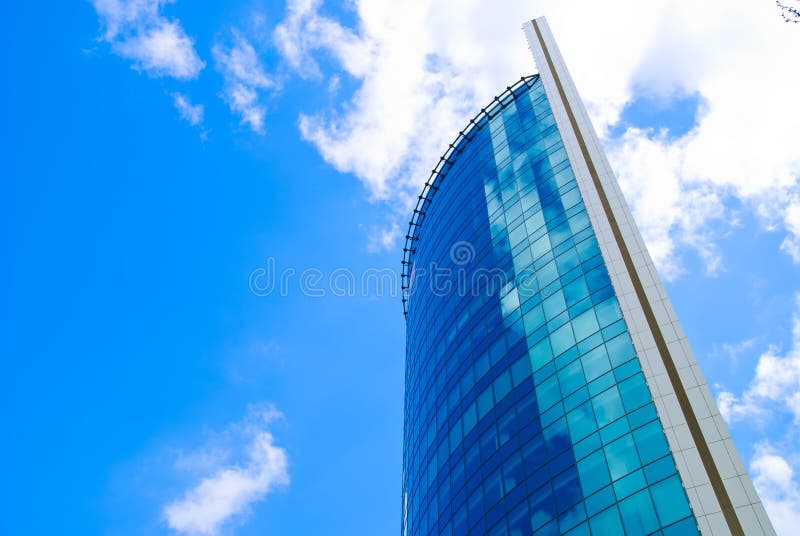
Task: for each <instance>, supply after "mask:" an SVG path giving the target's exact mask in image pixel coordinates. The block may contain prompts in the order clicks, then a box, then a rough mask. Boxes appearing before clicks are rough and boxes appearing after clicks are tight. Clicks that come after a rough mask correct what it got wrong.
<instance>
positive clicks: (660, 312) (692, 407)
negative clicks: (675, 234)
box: [523, 18, 775, 536]
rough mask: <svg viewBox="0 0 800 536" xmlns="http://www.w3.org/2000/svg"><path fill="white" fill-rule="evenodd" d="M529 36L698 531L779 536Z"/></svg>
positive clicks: (544, 50)
mask: <svg viewBox="0 0 800 536" xmlns="http://www.w3.org/2000/svg"><path fill="white" fill-rule="evenodd" d="M523 30H524V31H525V35H526V37H527V39H528V43H529V45H530V48H531V52H532V53H533V57H534V60H535V61H536V65H537V68H538V70H539V74H540V76H541V78H542V82H543V84H544V88H545V93H546V94H547V98H548V100H549V101H550V106H551V108H552V110H553V116H554V117H555V120H556V124H557V126H558V130H559V133H560V134H561V137H562V139H563V142H564V146H565V148H566V151H567V156H568V158H569V161H570V164H571V166H572V171H573V173H574V174H575V177H576V180H577V182H578V187H579V189H580V192H581V195H582V197H583V201H584V204H585V205H586V209H587V212H588V213H589V219H590V221H591V223H592V227H593V228H594V232H595V235H596V237H597V241H598V243H599V245H600V251H601V254H602V256H603V259H604V260H605V263H606V266H607V268H608V272H609V275H610V278H611V282H612V285H613V287H614V290H615V293H616V295H617V298H618V300H619V303H620V308H621V309H622V313H623V316H624V318H625V322H626V324H627V326H628V331H629V333H630V335H631V338H632V340H633V344H634V347H635V349H636V353H637V355H638V357H639V360H640V362H641V365H642V370H643V372H644V375H645V378H646V380H647V383H648V386H649V388H650V392H651V394H652V396H653V400H654V402H655V406H656V410H657V412H658V416H659V419H660V420H661V423H662V425H663V427H664V432H665V434H666V436H667V440H668V443H669V446H670V450H671V451H672V454H673V456H674V458H675V462H676V465H677V468H678V473H679V475H680V477H681V480H682V481H683V485H684V487H685V488H686V492H687V495H688V497H689V502H690V504H691V507H692V510H693V511H694V514H695V517H696V518H697V521H698V524H699V526H700V530H701V531H702V533H703V534H704V535H714V536H717V535H726V534H732V533H734V534H742V533H744V534H747V535H750V534H754V535H760V534H765V535H772V534H775V531H774V529H773V528H772V524H771V523H770V521H769V519H768V517H767V515H766V512H765V510H764V507H763V505H762V504H761V501H760V499H759V497H758V494H757V493H756V491H755V487H754V486H753V483H752V481H751V480H750V477H749V476H748V475H747V471H746V469H745V466H744V464H743V463H742V460H741V458H740V456H739V454H738V451H737V450H736V447H735V446H734V444H733V441H732V439H731V436H730V433H729V432H728V429H727V426H726V425H725V423H724V422H723V420H722V416H721V415H720V412H719V408H718V407H717V404H716V402H715V401H714V398H713V396H712V394H711V391H710V389H709V388H708V384H707V383H706V380H705V378H704V377H703V374H702V372H701V371H700V368H699V367H698V365H697V361H696V360H695V358H694V354H693V353H692V350H691V348H690V347H689V343H688V341H687V339H686V335H685V334H684V331H683V329H682V328H681V326H680V323H679V322H678V318H677V316H676V314H675V310H674V308H673V307H672V304H671V302H670V300H669V298H668V296H667V293H666V290H665V288H664V285H663V284H662V282H661V279H660V278H659V276H658V273H657V271H656V268H655V265H654V264H653V261H652V259H651V257H650V255H649V253H648V251H647V248H646V246H645V244H644V241H643V240H642V237H641V234H640V233H639V230H638V228H637V226H636V223H635V221H634V220H633V215H632V214H631V212H630V209H629V208H628V205H627V203H626V202H625V198H624V197H623V195H622V191H621V190H620V187H619V184H618V182H617V180H616V177H615V176H614V173H613V171H612V170H611V166H610V164H609V162H608V159H607V158H606V155H605V152H604V151H603V148H602V146H601V144H600V140H599V138H598V137H597V134H596V133H595V131H594V128H593V127H592V124H591V122H590V120H589V115H588V113H587V112H586V108H585V107H584V105H583V102H582V101H581V99H580V96H579V95H578V91H577V89H576V88H575V84H574V83H573V81H572V77H571V76H570V74H569V71H568V70H567V67H566V65H565V63H564V60H563V58H562V57H561V54H560V52H559V50H558V46H557V45H556V43H555V40H554V39H553V35H552V33H551V32H550V28H549V26H548V24H547V21H546V20H545V19H544V18H539V19H536V20H534V21H531V22H527V23H525V24H524V25H523ZM631 268H632V270H631ZM631 272H634V273H631ZM698 443H700V444H699V445H698ZM715 484H716V486H715ZM722 504H728V505H729V510H728V518H727V519H726V516H725V515H724V512H723V507H722ZM734 512H735V514H734Z"/></svg>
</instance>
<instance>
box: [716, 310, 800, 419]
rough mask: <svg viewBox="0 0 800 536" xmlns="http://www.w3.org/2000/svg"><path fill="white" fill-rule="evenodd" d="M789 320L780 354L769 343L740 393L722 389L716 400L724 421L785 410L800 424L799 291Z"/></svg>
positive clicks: (766, 415)
mask: <svg viewBox="0 0 800 536" xmlns="http://www.w3.org/2000/svg"><path fill="white" fill-rule="evenodd" d="M795 299H796V302H797V311H796V312H795V316H794V318H793V320H792V327H793V329H792V346H791V348H790V349H789V350H788V351H787V352H786V353H785V355H781V350H780V348H779V347H777V346H770V347H769V349H768V350H767V351H766V352H765V353H764V354H762V355H761V357H759V359H758V363H757V364H756V370H755V376H754V377H753V379H752V380H751V381H750V384H749V385H748V387H747V389H746V390H745V391H744V393H742V394H741V395H735V394H734V393H732V392H730V391H722V392H721V393H720V394H719V397H718V400H717V402H718V403H719V406H720V411H721V412H722V416H723V417H724V418H725V420H726V421H728V422H731V423H733V422H736V421H741V420H750V419H755V420H757V421H761V420H764V419H768V418H769V417H771V416H772V415H773V414H774V412H776V411H778V412H788V413H790V414H791V415H792V418H793V419H794V422H795V423H800V294H798V295H797V296H796V298H795Z"/></svg>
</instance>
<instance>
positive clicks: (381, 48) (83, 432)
mask: <svg viewBox="0 0 800 536" xmlns="http://www.w3.org/2000/svg"><path fill="white" fill-rule="evenodd" d="M712 3H713V2H712ZM508 4H509V5H508V6H506V7H507V8H508V9H505V10H502V9H492V10H488V8H482V7H479V6H475V5H469V6H468V7H464V8H463V9H459V10H456V11H453V10H452V9H453V8H452V6H449V5H448V3H447V2H443V3H442V5H441V6H439V7H430V6H428V7H424V6H422V5H421V4H420V6H417V5H416V4H415V5H414V7H412V8H409V9H408V10H406V11H404V12H403V13H397V12H396V11H395V10H392V9H391V8H390V7H387V6H386V5H384V4H382V3H380V2H372V1H366V0H364V1H360V2H356V3H354V4H353V5H351V6H349V7H348V8H347V9H342V8H341V7H340V6H338V5H336V4H334V3H325V4H321V3H319V2H309V3H300V2H290V4H289V6H287V5H285V4H284V2H282V1H281V2H269V1H236V2H221V1H208V2H203V3H202V5H200V4H198V3H193V2H188V1H186V0H178V1H175V2H168V1H158V0H139V1H132V0H95V1H94V2H74V3H66V2H50V3H48V4H47V5H40V4H34V3H24V2H17V3H13V4H10V5H9V6H8V7H7V8H6V11H7V16H6V17H4V18H3V20H2V22H0V25H2V31H0V35H1V36H2V37H0V39H2V40H3V42H2V45H3V47H2V48H3V53H2V56H1V57H2V59H1V60H0V61H2V67H3V71H4V72H6V73H8V75H7V80H6V84H4V85H3V86H2V88H1V89H0V95H1V96H2V103H3V114H2V115H3V120H2V122H0V125H1V128H2V131H1V132H2V133H1V134H0V137H2V140H3V143H2V152H3V155H2V156H3V157H2V158H1V159H0V177H2V180H0V229H2V230H1V231H0V237H2V238H1V239H0V240H2V248H3V251H4V252H5V254H4V256H3V261H4V262H3V263H2V264H0V276H1V279H2V282H3V284H2V286H0V288H1V289H2V304H3V307H2V309H0V311H1V312H0V314H2V318H0V326H2V327H0V344H1V345H2V346H0V348H1V349H2V355H3V357H4V359H3V363H4V364H5V367H6V373H5V374H4V375H3V378H2V380H0V381H2V384H0V397H2V400H0V403H2V407H3V408H5V409H4V411H3V412H2V419H3V427H4V429H5V434H4V440H3V441H2V442H1V443H2V446H0V455H2V459H3V460H4V461H5V463H4V481H5V482H7V483H9V484H10V485H7V486H4V487H3V490H2V491H0V493H2V504H3V514H2V515H0V533H3V534H6V533H8V534H23V533H24V534H53V533H64V531H65V530H67V531H68V532H69V533H75V534H154V533H164V534H170V533H175V534H177V533H183V534H193V533H208V534H213V533H220V534H394V533H396V531H397V530H398V529H399V521H400V493H399V492H400V471H401V443H402V421H403V417H402V396H403V360H404V340H405V339H404V326H403V317H402V308H401V305H400V301H399V297H397V296H392V295H390V294H391V293H390V292H389V290H391V289H385V291H384V293H383V295H377V293H375V292H367V293H365V294H363V293H361V292H357V293H356V294H357V295H355V296H347V297H343V296H336V295H335V292H334V291H333V290H332V289H331V286H330V276H331V274H336V273H337V272H336V270H337V269H347V270H350V271H351V272H352V273H354V274H357V276H358V277H360V274H363V273H364V272H365V271H367V270H369V269H383V268H390V269H392V270H394V271H395V272H397V271H398V269H399V268H400V259H401V248H402V246H401V245H400V242H399V241H398V239H399V238H400V235H402V234H404V233H403V231H404V228H405V222H407V217H408V216H407V214H408V202H409V199H410V198H411V197H413V196H415V195H416V192H417V190H418V187H419V185H420V184H421V182H422V181H424V179H425V178H426V177H427V172H426V171H425V170H429V169H430V168H431V167H432V164H434V163H435V160H436V159H438V155H439V153H441V152H442V149H443V148H444V147H445V146H446V144H447V143H449V141H450V139H452V138H453V137H454V135H455V133H456V132H457V131H458V130H459V129H460V128H462V126H463V125H464V124H465V121H466V118H468V117H470V116H472V115H473V114H474V112H475V111H476V110H477V109H478V108H480V107H481V106H483V105H484V104H485V102H487V101H488V100H489V99H490V98H491V97H492V96H493V95H494V94H495V93H498V92H500V91H502V89H504V88H505V86H506V85H507V84H508V83H510V82H512V81H513V80H514V79H516V78H518V77H519V76H521V75H522V74H529V73H531V72H533V71H534V65H533V62H532V60H531V59H530V57H529V52H528V50H527V48H526V45H525V42H524V39H523V36H522V32H521V31H520V30H519V26H520V24H521V22H522V21H523V20H525V19H526V18H530V17H531V16H534V15H538V14H541V13H545V14H547V15H548V17H550V20H551V25H552V26H553V29H554V32H555V33H556V37H557V39H558V40H559V42H560V44H561V46H562V49H563V51H564V54H565V56H566V59H567V62H568V63H569V65H570V67H571V68H572V70H573V75H574V77H575V79H576V81H577V83H578V86H579V89H580V90H581V91H582V92H583V94H584V97H585V98H586V100H587V104H588V105H589V109H590V111H591V113H592V115H593V117H594V119H595V123H596V125H597V126H598V129H599V130H600V131H601V133H602V135H603V138H604V143H605V144H606V146H607V148H608V150H609V155H610V158H611V160H612V163H613V164H614V166H615V168H616V169H617V171H618V172H619V174H620V180H621V183H622V185H623V189H624V190H625V193H626V195H627V196H628V199H629V200H630V201H631V202H632V205H633V209H634V214H635V215H636V217H637V221H639V223H640V225H641V226H642V231H643V234H644V236H645V239H646V241H647V242H648V246H649V247H650V249H651V252H652V253H653V256H654V258H655V259H656V262H657V264H658V266H659V269H660V270H661V272H662V274H663V275H664V276H665V277H666V278H667V287H668V290H669V292H670V294H671V296H672V298H673V300H674V303H675V306H676V309H677V311H678V314H679V316H680V318H681V320H682V322H683V325H684V327H685V329H686V332H687V334H688V336H689V339H690V341H691V343H692V345H693V348H694V350H695V353H696V354H697V357H698V360H699V361H700V363H701V366H702V367H703V369H704V371H705V373H706V375H707V377H708V379H709V383H710V384H712V385H713V386H714V389H715V393H716V394H717V395H718V396H720V401H721V402H722V406H723V410H724V413H725V415H726V418H727V419H728V420H729V423H730V425H731V430H732V433H733V436H734V439H735V441H736V442H737V444H738V445H739V447H740V449H741V451H742V454H743V457H744V459H745V462H746V463H747V464H748V466H749V467H750V470H751V474H753V476H754V477H755V479H756V483H757V485H758V486H759V489H760V491H761V492H762V496H764V498H765V501H766V502H767V506H768V509H769V510H770V513H771V514H772V515H773V519H774V520H776V524H777V525H779V528H781V527H782V528H785V527H791V526H792V523H794V522H795V521H797V520H800V487H799V486H798V480H797V478H796V476H795V475H796V474H797V471H800V451H798V447H799V446H800V438H798V436H797V433H796V432H795V431H794V429H795V428H796V424H795V423H796V422H798V421H797V419H798V416H800V320H799V319H800V303H798V298H796V296H797V293H798V292H800V285H798V280H799V279H798V275H800V267H799V266H798V263H800V242H798V236H799V235H800V188H798V181H799V180H800V151H798V149H797V143H796V135H797V132H800V117H799V116H798V112H797V111H796V110H795V109H791V108H790V107H788V106H781V105H780V103H781V99H782V98H785V96H787V95H796V92H797V91H798V90H800V78H798V76H797V74H794V73H789V72H786V71H787V70H786V69H779V68H778V67H777V66H779V65H784V66H785V65H786V64H785V63H783V62H785V61H786V57H785V56H782V54H785V52H782V51H784V50H792V48H791V47H792V46H794V50H796V49H797V48H796V45H797V44H798V39H800V30H798V29H797V28H794V33H791V31H792V29H791V28H788V26H789V25H785V24H783V23H782V22H780V18H779V17H780V15H779V13H777V12H776V11H775V10H774V9H772V8H773V6H771V5H767V4H769V3H768V2H767V3H765V7H764V8H763V9H761V10H760V11H759V9H760V8H759V9H754V10H752V11H753V12H749V11H748V10H749V8H747V9H746V7H745V3H741V2H733V3H732V4H731V3H725V5H726V8H728V9H731V15H730V17H729V25H728V26H726V27H722V26H721V25H719V24H718V23H716V22H714V20H715V19H714V17H712V16H711V15H710V14H711V13H713V9H712V8H713V6H711V7H708V8H696V10H697V11H696V12H695V11H687V10H688V9H689V8H686V7H685V6H682V5H681V3H680V2H677V3H676V2H669V1H666V0H664V1H663V2H656V4H655V7H653V6H651V7H649V8H648V12H647V13H640V12H637V11H636V9H637V8H636V7H635V3H631V4H630V5H627V4H626V3H625V2H623V3H620V6H619V7H618V8H617V7H615V8H612V9H611V10H608V11H597V12H593V11H592V10H599V8H598V7H596V6H594V7H593V6H590V5H588V4H587V6H584V8H583V9H585V10H587V12H586V13H585V17H581V18H578V19H576V18H574V15H575V11H574V10H575V9H578V8H576V7H565V6H559V5H558V3H557V2H538V3H537V2H535V3H534V4H536V5H534V6H530V5H527V3H526V4H525V5H523V4H522V3H518V2H509V3H508ZM740 4H741V5H740ZM731 6H733V7H731ZM448 9H450V10H451V11H448ZM615 9H616V10H617V11H614V10H615ZM638 9H641V8H638ZM692 9H695V8H692ZM625 10H628V11H629V12H630V13H628V14H627V15H626V14H625ZM453 13H455V15H452V14H453ZM448 15H452V16H448ZM626 17H628V18H626ZM585 19H594V20H595V21H597V20H602V21H606V22H607V23H608V25H611V26H610V29H611V30H614V29H615V27H614V26H613V25H617V27H616V30H617V31H610V32H609V33H611V34H619V33H623V32H622V30H626V31H627V34H626V39H625V40H622V39H620V38H616V37H613V36H612V37H608V35H607V34H600V33H598V32H600V30H599V29H598V26H600V27H602V26H603V25H602V24H600V25H598V24H591V23H590V22H589V21H588V20H585ZM773 19H774V21H773ZM634 20H635V21H636V24H633V22H632V21H634ZM687 20H689V21H691V24H689V25H688V29H685V31H684V32H683V33H681V34H680V35H678V36H676V32H674V31H673V30H674V28H675V27H681V28H686V26H687V25H686V24H685V23H686V21H687ZM743 28H744V29H745V30H746V31H743ZM602 35H605V36H606V38H605V39H601V37H602ZM476 36H477V37H476ZM659 36H662V37H663V36H669V39H667V38H663V39H660V38H659ZM709 36H711V37H709ZM593 43H600V44H598V45H596V46H589V45H592V44H593ZM687 58H690V59H691V61H689V60H687ZM745 62H750V63H748V66H749V68H750V69H751V71H753V76H754V77H757V78H758V80H759V83H758V84H752V85H748V84H750V83H749V82H748V81H747V80H744V81H741V78H742V73H743V71H742V65H744V64H745ZM737 76H738V77H739V78H738V79H739V80H740V81H741V82H740V83H737V84H735V85H734V84H731V83H729V82H730V80H733V79H737V78H736V77H737ZM745 78H750V77H745ZM764 88H767V89H766V90H765V89H764ZM755 91H760V92H761V93H754V92H755ZM759 94H763V95H764V97H765V98H764V100H763V101H761V102H760V101H759V99H758V97H756V95H759ZM784 102H785V101H784ZM732 125H733V126H734V127H736V128H732ZM792 135H794V138H793V137H792ZM270 263H274V264H270ZM271 266H274V267H275V268H276V269H277V270H278V271H279V272H280V271H285V270H287V269H293V270H295V271H296V273H297V274H299V273H301V272H303V271H304V270H307V269H314V270H319V271H320V273H321V274H323V280H322V282H321V283H318V284H314V286H315V288H317V287H319V288H323V289H324V290H325V294H326V295H325V296H323V297H315V296H309V295H308V294H309V293H308V292H303V288H304V287H303V286H302V285H303V284H305V289H306V291H307V290H308V288H307V287H308V284H309V281H305V283H301V281H300V280H299V275H297V276H295V277H294V278H293V279H291V280H290V282H289V285H288V289H287V290H288V291H287V292H285V293H280V292H277V291H276V292H273V293H271V294H270V295H263V294H265V292H259V291H258V288H261V287H259V285H260V284H261V283H259V281H260V280H259V279H258V277H259V274H262V273H263V272H262V271H259V270H266V269H267V268H268V267H271ZM254 285H255V291H254V290H253V287H254ZM793 329H794V332H793ZM798 522H800V521H798Z"/></svg>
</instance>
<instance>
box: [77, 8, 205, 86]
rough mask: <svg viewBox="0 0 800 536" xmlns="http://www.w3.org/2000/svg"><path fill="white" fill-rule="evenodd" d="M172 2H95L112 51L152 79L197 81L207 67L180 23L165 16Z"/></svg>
mask: <svg viewBox="0 0 800 536" xmlns="http://www.w3.org/2000/svg"><path fill="white" fill-rule="evenodd" d="M171 2H172V0H93V1H92V4H93V5H94V8H95V10H96V11H97V15H98V17H99V18H100V23H101V25H102V27H103V30H104V31H103V36H102V38H103V40H105V41H107V42H108V43H110V44H111V47H112V50H114V52H116V53H117V54H119V55H120V56H122V57H124V58H126V59H129V60H131V61H132V62H133V66H134V68H135V69H139V70H143V71H145V72H146V73H148V74H149V75H150V76H155V77H163V76H168V77H172V78H178V79H184V80H188V79H192V78H196V77H197V75H198V74H200V71H202V70H203V68H204V67H205V62H203V60H201V59H200V56H198V54H197V52H196V51H195V48H194V41H193V40H192V39H191V38H190V37H189V36H188V35H186V32H185V31H184V29H183V27H182V26H181V24H180V22H179V21H177V20H174V19H169V18H167V17H165V16H164V15H163V14H162V8H163V6H164V5H166V4H168V3H171Z"/></svg>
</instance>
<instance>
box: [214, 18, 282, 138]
mask: <svg viewBox="0 0 800 536" xmlns="http://www.w3.org/2000/svg"><path fill="white" fill-rule="evenodd" d="M232 41H233V42H232V44H231V45H230V46H226V45H223V44H221V43H217V44H215V45H214V48H213V50H212V53H213V56H214V61H215V62H216V64H217V69H218V70H219V71H220V72H221V73H222V76H223V78H224V80H225V87H224V89H223V98H224V99H225V102H226V103H227V104H228V106H229V107H230V109H231V111H233V112H235V113H237V114H239V115H240V116H241V123H242V124H243V125H248V126H249V127H250V128H251V129H252V130H253V131H254V132H258V133H263V132H264V120H265V117H266V114H267V110H266V108H265V107H264V105H263V104H262V103H261V94H260V93H261V92H263V91H264V90H268V89H272V90H274V89H277V84H276V82H275V81H274V80H273V79H272V78H271V77H270V76H268V75H267V73H266V72H265V70H264V67H263V66H262V64H261V61H260V60H259V58H258V54H257V53H256V50H255V48H254V47H253V45H252V44H251V43H250V42H249V41H248V40H247V39H246V38H245V37H244V36H243V35H242V34H241V33H239V32H238V31H237V30H233V31H232Z"/></svg>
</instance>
